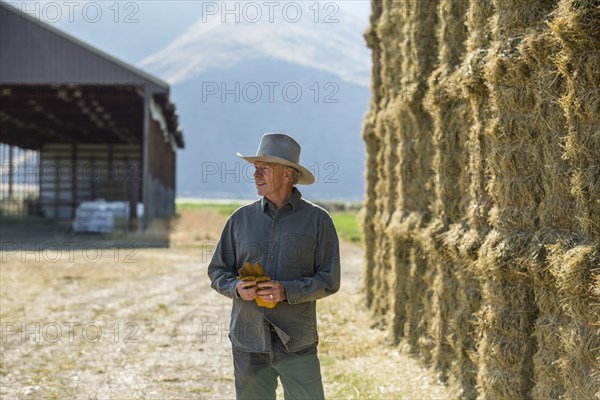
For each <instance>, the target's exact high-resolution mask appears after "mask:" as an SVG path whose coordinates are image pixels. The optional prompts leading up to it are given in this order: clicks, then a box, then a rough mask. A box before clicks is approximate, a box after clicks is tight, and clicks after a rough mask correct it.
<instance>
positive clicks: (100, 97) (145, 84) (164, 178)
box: [0, 2, 184, 228]
mask: <svg viewBox="0 0 600 400" xmlns="http://www.w3.org/2000/svg"><path fill="white" fill-rule="evenodd" d="M0 12H1V13H2V15H1V18H0V85H1V88H0V142H1V144H0V146H1V147H2V149H0V150H1V151H0V157H2V159H0V162H1V163H2V183H1V185H0V198H1V200H0V202H1V203H2V207H1V209H2V210H3V211H2V212H3V213H5V214H7V213H10V212H17V213H21V214H27V213H32V212H34V211H35V210H37V212H41V213H43V214H44V215H45V216H46V217H49V218H56V219H71V218H73V217H74V216H75V210H76V208H77V206H78V205H79V204H80V203H81V202H82V201H86V200H95V199H99V198H103V199H105V200H107V201H111V200H113V201H127V202H128V203H129V218H130V221H132V220H135V219H136V218H138V215H137V209H138V204H143V210H144V212H143V218H142V221H141V222H142V224H141V226H143V227H144V228H145V227H147V226H148V223H149V221H150V220H151V219H153V218H156V217H168V216H171V215H173V214H174V213H175V165H176V163H175V161H176V151H177V149H181V148H183V147H184V141H183V134H182V131H181V129H180V127H179V124H178V117H177V113H176V111H175V105H174V104H173V103H171V101H170V95H169V85H168V84H167V83H165V82H163V81H162V80H160V79H158V78H156V77H154V76H152V75H150V74H148V73H146V72H144V71H142V70H140V69H137V68H136V67H134V66H132V65H130V64H127V63H125V62H123V61H120V60H118V59H116V58H115V57H113V56H111V55H109V54H106V53H104V52H102V51H100V50H98V49H96V48H94V47H92V46H90V45H88V44H86V43H84V42H82V41H80V40H78V39H76V38H74V37H72V36H70V35H68V34H66V33H64V32H62V31H60V30H58V29H56V28H54V27H53V26H51V25H50V24H47V23H45V22H43V21H40V20H38V19H36V18H34V17H32V16H29V15H27V14H25V13H22V12H20V11H19V10H17V9H16V8H13V7H12V6H10V5H7V4H5V3H2V2H0ZM32 204H34V205H35V206H32ZM11 210H12V211H11Z"/></svg>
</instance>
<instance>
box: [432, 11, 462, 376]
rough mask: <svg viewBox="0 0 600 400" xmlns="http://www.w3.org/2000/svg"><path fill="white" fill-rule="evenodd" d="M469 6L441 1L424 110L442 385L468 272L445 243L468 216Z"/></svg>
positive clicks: (434, 325) (435, 318) (435, 325)
mask: <svg viewBox="0 0 600 400" xmlns="http://www.w3.org/2000/svg"><path fill="white" fill-rule="evenodd" d="M467 6H468V3H467V2H457V1H453V0H442V1H440V3H439V7H438V10H437V12H438V20H439V24H438V29H437V37H438V40H439V43H438V61H437V68H436V69H435V70H434V71H433V72H432V74H431V76H430V77H429V81H428V92H427V96H426V98H425V107H426V109H427V111H428V112H429V113H430V114H431V116H432V119H433V132H432V142H433V148H434V154H433V166H434V168H435V176H436V177H437V179H435V180H434V201H433V204H432V211H433V218H432V220H431V221H430V223H429V225H428V227H427V228H426V229H424V230H423V232H422V234H421V241H422V242H423V243H424V245H426V246H427V250H426V253H427V254H429V255H434V257H430V258H429V266H428V269H430V270H431V271H432V274H433V276H434V280H433V282H430V285H429V287H428V289H429V290H432V297H433V304H432V306H433V307H432V310H431V314H430V315H432V321H431V324H430V325H431V331H432V332H433V333H434V335H435V342H434V343H433V354H432V358H433V365H434V366H435V369H436V370H437V371H439V373H440V378H441V379H442V380H443V381H445V380H446V379H447V374H448V370H449V369H450V366H451V364H452V361H453V359H454V353H455V346H454V341H455V340H456V337H455V333H454V332H452V331H453V330H454V329H452V328H453V327H454V326H456V316H455V315H454V312H455V309H454V308H453V307H452V305H453V304H457V303H458V298H457V296H458V295H459V293H458V292H459V281H458V279H457V276H458V271H459V270H463V269H464V268H465V265H464V263H463V262H460V263H459V264H458V265H456V264H454V263H451V262H448V261H449V260H450V257H451V254H450V253H449V251H448V250H449V248H448V247H447V246H444V244H443V242H442V241H443V238H444V237H447V235H448V232H449V231H451V230H452V231H457V230H458V231H460V228H459V226H460V224H458V226H453V225H452V224H456V222H459V221H460V219H461V216H462V215H464V213H465V210H466V206H467V203H466V202H465V199H466V197H465V193H466V192H468V189H469V181H468V179H467V170H466V169H463V166H464V165H467V163H468V155H467V152H466V147H465V144H466V141H467V135H468V132H467V131H465V130H464V125H465V121H467V120H470V118H471V114H470V112H471V109H470V107H469V102H468V98H467V97H466V96H465V93H463V92H462V91H461V90H460V89H461V86H460V84H459V82H460V75H461V74H462V71H461V70H460V66H461V61H462V57H464V52H465V40H466V37H467V28H466V26H465V21H464V17H465V16H466V15H467V12H466V11H467ZM453 228H454V229H453ZM461 261H462V260H461Z"/></svg>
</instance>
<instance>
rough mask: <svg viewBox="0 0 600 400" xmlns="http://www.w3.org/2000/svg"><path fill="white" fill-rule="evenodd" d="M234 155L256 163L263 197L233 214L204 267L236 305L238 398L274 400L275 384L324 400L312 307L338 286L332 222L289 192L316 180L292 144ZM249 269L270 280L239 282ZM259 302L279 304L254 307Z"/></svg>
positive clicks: (275, 137) (280, 138) (272, 137)
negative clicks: (241, 273) (247, 265)
mask: <svg viewBox="0 0 600 400" xmlns="http://www.w3.org/2000/svg"><path fill="white" fill-rule="evenodd" d="M237 155H238V156H240V157H242V158H243V159H244V160H246V161H248V162H250V163H253V164H254V166H255V172H254V180H255V185H256V190H257V192H258V194H259V195H260V196H262V198H261V199H259V200H257V201H256V202H254V203H251V204H249V205H246V206H243V207H241V208H239V209H238V210H236V211H235V212H234V213H233V214H232V215H231V217H230V218H229V220H228V221H227V223H226V225H225V228H224V229H223V233H222V234H221V238H220V240H219V243H218V244H217V247H216V249H215V253H214V254H213V257H212V260H211V262H210V264H209V266H208V276H209V277H210V280H211V282H212V283H211V286H212V288H213V289H215V290H216V291H217V292H219V293H220V294H222V295H225V296H227V297H229V298H231V299H233V307H232V310H231V323H230V330H229V338H230V340H231V343H232V351H233V364H234V375H235V390H236V397H237V398H238V399H275V391H276V388H277V378H278V377H279V378H280V380H281V383H282V385H283V390H284V395H285V398H286V399H323V398H324V394H323V384H322V381H321V370H320V363H319V359H318V357H317V344H318V335H317V318H316V300H318V299H321V298H323V297H325V296H329V295H331V294H333V293H335V292H337V291H338V289H339V287H340V256H339V242H338V237H337V233H336V230H335V227H334V225H333V221H332V220H331V217H330V216H329V214H328V213H327V212H326V211H325V210H324V209H322V208H321V207H318V206H316V205H315V204H313V203H311V202H309V201H306V200H304V199H303V198H302V195H301V193H300V191H299V190H298V189H297V188H296V187H295V186H294V185H295V184H304V185H310V184H312V183H313V182H314V180H315V179H314V176H313V174H312V173H311V172H310V171H309V170H308V169H306V168H305V167H303V166H301V165H300V145H299V144H298V143H297V142H296V141H295V140H294V139H293V138H292V137H290V136H288V135H285V134H281V133H267V134H265V135H263V137H262V139H261V141H260V145H259V147H258V150H257V152H256V156H249V157H247V156H243V155H241V154H239V153H238V154H237ZM246 262H249V263H250V264H251V265H254V263H260V265H261V266H262V267H263V269H264V271H265V274H266V275H267V276H269V277H270V278H271V280H270V281H268V282H260V283H258V284H257V283H255V282H253V281H243V280H237V279H236V276H237V275H238V270H239V269H240V268H241V267H243V266H244V264H245V263H246ZM256 298H260V299H262V300H264V301H267V302H275V303H276V305H275V307H273V308H266V307H259V306H258V305H257V302H256V301H255V300H256Z"/></svg>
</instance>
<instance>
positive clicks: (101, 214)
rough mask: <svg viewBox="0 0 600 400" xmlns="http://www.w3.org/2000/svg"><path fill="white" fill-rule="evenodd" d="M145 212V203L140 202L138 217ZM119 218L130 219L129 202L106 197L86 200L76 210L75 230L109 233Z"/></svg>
mask: <svg viewBox="0 0 600 400" xmlns="http://www.w3.org/2000/svg"><path fill="white" fill-rule="evenodd" d="M143 213H144V205H143V204H141V203H138V205H137V217H138V218H140V217H141V216H142V214H143ZM117 219H121V220H124V221H126V220H128V219H129V202H127V201H106V200H104V199H97V200H94V201H84V202H81V204H79V206H78V207H77V210H76V211H75V220H74V221H73V232H76V233H77V232H93V233H108V232H111V231H112V230H113V229H114V228H115V221H116V220H117Z"/></svg>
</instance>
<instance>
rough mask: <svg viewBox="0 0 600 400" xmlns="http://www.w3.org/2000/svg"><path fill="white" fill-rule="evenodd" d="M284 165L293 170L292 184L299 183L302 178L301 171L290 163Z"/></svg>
mask: <svg viewBox="0 0 600 400" xmlns="http://www.w3.org/2000/svg"><path fill="white" fill-rule="evenodd" d="M283 167H284V168H287V169H289V170H291V171H292V186H294V185H295V184H297V183H298V180H300V171H298V170H297V169H296V168H294V167H290V166H289V165H284V166H283Z"/></svg>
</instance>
